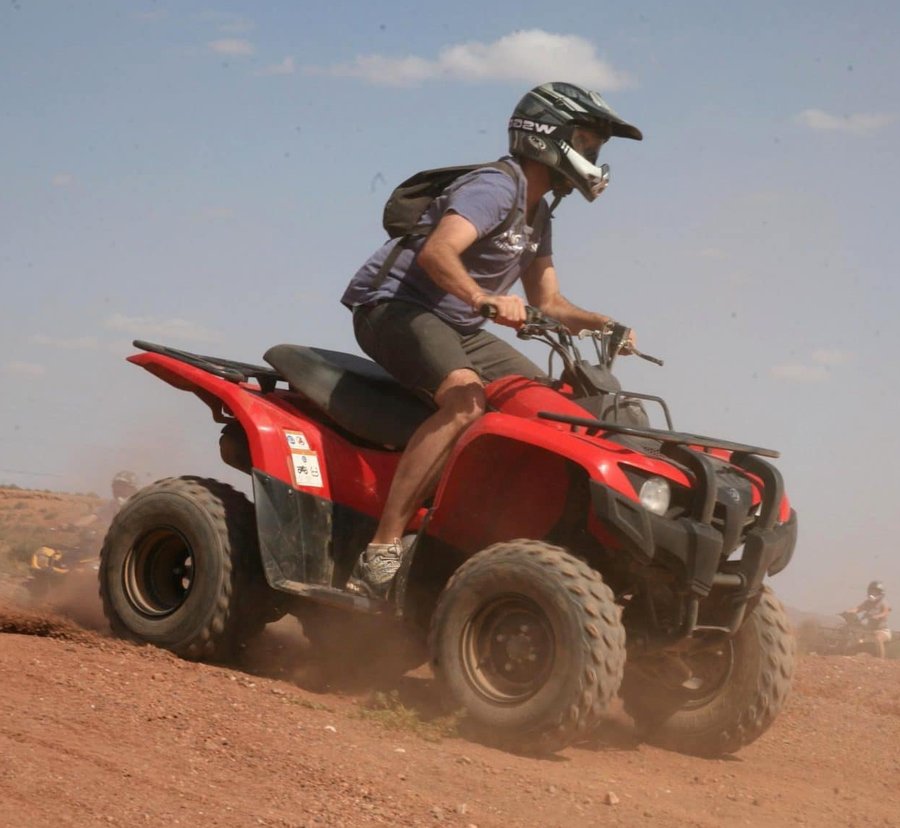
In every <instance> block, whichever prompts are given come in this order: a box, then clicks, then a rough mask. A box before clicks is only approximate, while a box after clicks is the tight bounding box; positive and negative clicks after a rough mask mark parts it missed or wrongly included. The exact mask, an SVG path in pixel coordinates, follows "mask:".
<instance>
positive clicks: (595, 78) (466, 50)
mask: <svg viewBox="0 0 900 828" xmlns="http://www.w3.org/2000/svg"><path fill="white" fill-rule="evenodd" d="M304 71H305V72H306V73H307V74H326V75H334V76H337V77H349V78H359V79H361V80H364V81H366V82H367V83H372V84H378V85H383V86H414V85H418V84H421V83H423V82H424V81H428V80H463V81H485V80H503V81H507V80H508V81H524V82H529V83H543V82H545V81H550V80H559V79H565V80H567V81H571V82H572V83H580V84H584V85H585V86H590V87H594V88H597V89H601V90H608V89H621V88H622V87H624V86H629V85H632V84H633V83H634V81H633V79H632V78H631V77H630V76H629V75H628V74H627V73H625V72H622V71H619V70H617V69H614V68H613V67H612V66H611V65H610V64H609V63H607V62H606V61H605V60H602V59H601V58H600V57H599V56H598V55H597V52H596V49H595V47H594V45H593V44H592V43H591V42H590V41H589V40H586V39H585V38H583V37H579V36H578V35H560V34H553V33H551V32H545V31H542V30H541V29H530V30H528V31H519V32H514V33H513V34H509V35H506V36H505V37H501V38H500V39H499V40H495V41H494V42H492V43H481V42H479V41H470V42H468V43H461V44H458V45H456V46H448V47H447V48H445V49H442V50H441V51H440V53H439V54H438V56H437V57H436V58H434V59H433V60H430V59H427V58H422V57H416V56H413V55H409V56H405V57H399V58H398V57H387V56H385V55H360V56H359V57H357V58H356V60H355V61H353V62H352V63H341V64H335V65H333V66H327V67H314V66H311V67H306V68H305V69H304Z"/></svg>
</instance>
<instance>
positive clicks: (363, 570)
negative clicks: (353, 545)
mask: <svg viewBox="0 0 900 828" xmlns="http://www.w3.org/2000/svg"><path fill="white" fill-rule="evenodd" d="M402 560H403V545H402V544H401V543H400V539H399V538H397V539H395V540H394V541H393V542H392V543H370V544H369V545H368V546H367V547H366V551H365V552H363V554H362V558H361V559H360V562H359V574H360V577H361V580H362V582H363V583H364V584H365V586H366V588H367V589H368V590H369V591H370V592H372V593H373V594H374V595H375V596H377V597H382V598H383V597H385V596H386V595H387V593H388V591H389V590H390V586H391V582H392V581H393V580H394V576H395V575H396V574H397V570H398V569H400V563H401V562H402Z"/></svg>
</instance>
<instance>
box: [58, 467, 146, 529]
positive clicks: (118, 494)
mask: <svg viewBox="0 0 900 828" xmlns="http://www.w3.org/2000/svg"><path fill="white" fill-rule="evenodd" d="M111 486H112V500H104V501H103V502H102V503H101V504H100V505H99V506H98V507H97V508H96V509H95V510H94V511H93V512H91V513H90V514H89V515H85V516H84V517H82V518H79V519H78V520H76V521H75V523H74V524H73V526H75V527H76V528H78V529H82V530H86V531H87V532H89V533H91V534H92V535H97V534H98V533H102V532H105V531H106V529H107V527H108V526H109V524H110V523H112V519H113V518H114V517H115V516H116V513H117V512H118V511H119V509H121V508H122V504H123V503H125V501H126V500H128V498H129V497H131V496H132V495H133V494H134V493H135V492H136V491H137V490H138V479H137V477H136V476H135V474H134V472H130V471H120V472H118V473H117V474H116V475H115V476H114V477H113V479H112V484H111Z"/></svg>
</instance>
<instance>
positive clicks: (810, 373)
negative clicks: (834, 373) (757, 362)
mask: <svg viewBox="0 0 900 828" xmlns="http://www.w3.org/2000/svg"><path fill="white" fill-rule="evenodd" d="M772 376H773V377H775V378H776V379H783V380H789V381H790V382H824V381H825V380H827V379H828V376H829V374H828V368H827V367H825V366H824V365H806V364H804V363H801V362H789V363H785V364H783V365H775V366H774V367H773V368H772Z"/></svg>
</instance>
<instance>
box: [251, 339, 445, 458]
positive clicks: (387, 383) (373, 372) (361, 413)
mask: <svg viewBox="0 0 900 828" xmlns="http://www.w3.org/2000/svg"><path fill="white" fill-rule="evenodd" d="M263 359H265V361H266V362H268V363H269V365H271V366H272V367H273V368H275V370H276V371H278V373H279V374H281V376H282V377H284V379H285V380H287V382H288V383H289V384H290V386H291V388H293V389H294V390H295V391H297V392H298V393H300V394H302V395H303V396H304V397H305V398H306V399H308V400H309V401H310V402H311V403H313V404H314V405H316V406H317V407H318V408H320V409H321V410H322V411H323V412H324V413H325V414H327V415H328V417H329V418H330V419H331V420H333V421H334V422H335V423H336V424H337V425H338V426H340V427H341V428H342V429H344V430H345V431H348V432H350V434H352V435H354V436H356V437H359V438H360V439H362V440H365V441H366V442H369V443H373V444H375V445H378V446H384V447H385V448H390V449H402V448H404V447H405V446H406V444H407V443H408V442H409V439H410V437H412V435H413V432H414V431H415V430H416V429H417V428H418V427H419V425H421V423H422V422H423V421H424V420H425V419H427V418H428V417H429V416H430V415H431V414H433V413H434V408H433V407H431V406H429V405H428V404H427V403H426V402H424V401H423V400H421V399H419V398H418V397H417V396H416V395H415V394H413V393H412V392H411V391H408V390H407V389H406V388H404V387H403V386H402V385H400V383H399V382H397V381H396V380H395V379H394V378H393V377H392V376H391V375H390V374H388V372H387V371H385V370H384V369H383V368H382V367H381V366H380V365H377V364H376V363H374V362H372V361H371V360H368V359H363V358H362V357H358V356H354V355H353V354H344V353H341V352H340V351H328V350H325V349H324V348H308V347H305V346H303V345H275V346H274V347H272V348H269V350H268V351H266V353H265V354H264V355H263Z"/></svg>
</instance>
